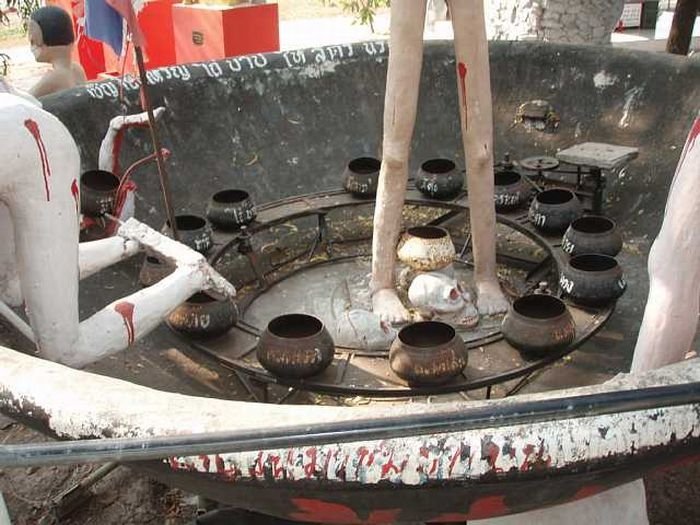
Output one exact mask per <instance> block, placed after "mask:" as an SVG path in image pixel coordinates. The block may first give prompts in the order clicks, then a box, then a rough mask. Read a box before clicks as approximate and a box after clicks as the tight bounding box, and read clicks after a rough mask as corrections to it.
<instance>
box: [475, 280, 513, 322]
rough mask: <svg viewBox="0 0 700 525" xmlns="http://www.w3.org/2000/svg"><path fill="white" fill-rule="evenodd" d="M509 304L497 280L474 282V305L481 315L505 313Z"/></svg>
mask: <svg viewBox="0 0 700 525" xmlns="http://www.w3.org/2000/svg"><path fill="white" fill-rule="evenodd" d="M509 305H510V303H509V302H508V299H506V296H505V295H503V292H502V291H501V286H500V284H498V281H485V282H480V283H476V307H477V309H478V310H479V313H480V314H481V315H494V314H502V313H505V312H507V311H508V306H509Z"/></svg>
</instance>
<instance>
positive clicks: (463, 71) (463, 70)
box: [457, 62, 469, 129]
mask: <svg viewBox="0 0 700 525" xmlns="http://www.w3.org/2000/svg"><path fill="white" fill-rule="evenodd" d="M457 70H458V72H459V85H460V87H461V88H462V93H461V95H462V103H463V104H464V129H467V117H468V116H469V114H468V113H467V66H466V64H465V63H464V62H460V63H459V64H457Z"/></svg>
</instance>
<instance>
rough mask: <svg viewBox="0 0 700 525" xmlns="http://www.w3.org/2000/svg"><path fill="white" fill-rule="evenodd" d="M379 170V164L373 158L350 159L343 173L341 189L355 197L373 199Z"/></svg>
mask: <svg viewBox="0 0 700 525" xmlns="http://www.w3.org/2000/svg"><path fill="white" fill-rule="evenodd" d="M380 168H381V162H380V161H379V160H377V159H375V158H373V157H358V158H356V159H352V160H351V161H350V162H348V165H347V166H346V167H345V171H344V172H343V188H345V190H346V191H348V192H350V193H352V194H353V195H354V196H355V197H361V198H369V197H374V196H375V195H376V194H377V183H378V182H379V169H380Z"/></svg>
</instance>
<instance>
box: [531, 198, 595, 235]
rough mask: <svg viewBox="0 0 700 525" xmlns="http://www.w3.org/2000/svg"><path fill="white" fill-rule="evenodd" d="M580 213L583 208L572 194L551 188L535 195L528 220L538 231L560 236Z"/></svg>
mask: <svg viewBox="0 0 700 525" xmlns="http://www.w3.org/2000/svg"><path fill="white" fill-rule="evenodd" d="M582 213H583V206H582V205H581V201H579V199H578V197H577V196H576V194H574V192H572V191H570V190H567V189H564V188H552V189H549V190H545V191H542V192H540V193H538V194H537V195H535V198H534V199H532V203H531V204H530V210H529V213H528V218H529V219H530V222H531V223H532V224H534V225H535V227H536V228H537V229H538V230H541V231H542V232H544V233H547V234H552V235H554V234H559V235H561V234H562V233H564V231H565V230H566V229H567V228H568V227H569V224H571V222H572V221H573V220H574V219H577V218H578V217H580V216H581V214H582Z"/></svg>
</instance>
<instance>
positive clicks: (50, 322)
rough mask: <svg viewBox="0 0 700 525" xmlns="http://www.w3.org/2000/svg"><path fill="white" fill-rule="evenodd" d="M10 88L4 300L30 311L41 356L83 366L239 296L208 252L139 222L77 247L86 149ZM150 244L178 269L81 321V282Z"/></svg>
mask: <svg viewBox="0 0 700 525" xmlns="http://www.w3.org/2000/svg"><path fill="white" fill-rule="evenodd" d="M0 91H3V90H0ZM8 91H9V90H5V92H0V144H2V151H0V157H1V158H2V159H3V162H2V165H0V241H1V244H0V246H1V247H2V248H0V300H1V301H2V302H3V303H4V304H5V305H11V306H21V305H24V308H25V310H26V313H27V315H28V317H29V323H30V326H31V333H32V334H33V339H34V341H35V343H36V346H37V350H38V351H39V354H40V355H41V356H42V357H44V358H46V359H49V360H52V361H57V362H60V363H63V364H67V365H70V366H73V367H82V366H84V365H86V364H88V363H91V362H93V361H96V360H98V359H100V358H102V357H104V356H106V355H109V354H111V353H114V352H116V351H119V350H121V349H123V348H126V347H127V346H129V345H130V344H132V343H133V342H134V341H135V340H136V339H138V338H139V337H141V336H143V335H144V334H146V333H148V332H149V331H150V330H152V329H153V328H155V327H156V326H157V325H158V324H159V323H160V322H161V321H162V320H163V318H164V317H165V316H166V315H167V314H168V313H169V312H170V311H172V310H173V309H174V308H175V307H176V306H178V305H179V304H180V303H182V302H184V301H185V300H186V299H188V298H189V297H190V296H191V295H193V294H194V293H196V292H198V291H200V290H211V291H212V292H214V293H216V294H219V295H221V296H227V297H231V296H233V295H234V294H235V290H234V289H233V287H232V286H231V284H230V283H228V282H227V281H226V280H225V279H223V278H222V277H221V276H220V275H219V274H218V273H216V272H215V271H214V270H213V269H212V268H211V267H210V266H209V265H208V264H207V262H206V260H205V259H204V257H203V256H202V255H201V254H198V253H197V252H195V251H193V250H190V249H189V248H187V247H185V246H184V245H182V244H180V243H178V242H175V241H173V240H172V239H169V238H167V237H165V236H163V235H161V234H159V233H157V232H155V231H154V230H152V229H150V228H149V227H147V226H146V225H144V224H141V223H139V222H138V221H136V220H135V219H129V220H128V221H127V222H125V223H124V224H122V225H121V227H120V228H119V230H118V233H117V235H116V236H114V237H110V238H107V239H102V240H99V241H94V242H88V243H82V244H79V243H78V230H79V211H80V190H79V187H80V186H79V182H78V180H79V176H80V157H79V153H78V148H77V146H76V144H75V142H74V141H73V138H72V137H71V135H70V133H69V132H68V130H67V129H66V128H65V126H63V124H61V122H60V121H59V120H58V119H57V118H55V117H54V116H53V115H51V114H49V113H47V112H46V111H43V110H42V109H41V108H40V107H38V106H37V105H36V104H34V103H32V102H30V101H28V100H26V99H24V98H20V97H19V96H17V95H14V94H11V93H9V92H8ZM142 247H148V248H149V249H151V250H153V251H154V252H156V253H158V254H160V255H161V256H163V257H164V258H166V259H168V260H170V261H172V262H174V263H175V264H176V266H177V269H176V270H175V272H174V273H173V274H171V275H170V276H169V277H167V278H166V279H164V280H163V281H161V282H160V283H158V284H156V285H154V286H152V287H150V288H147V289H144V290H141V291H138V292H136V293H134V294H132V295H130V296H128V297H125V298H123V299H120V300H118V301H115V302H113V303H112V304H109V305H107V306H106V307H104V308H103V309H102V310H100V311H99V312H97V313H95V314H94V315H93V316H91V317H90V318H88V319H86V320H84V321H82V322H81V321H80V320H79V318H78V284H79V280H80V279H81V278H84V277H86V276H88V275H90V274H92V273H95V272H96V271H98V270H100V269H102V268H105V267H107V266H109V265H111V264H113V263H115V262H117V261H120V260H122V259H125V258H127V257H130V256H132V255H134V254H135V253H137V252H138V251H139V249H140V248H142ZM3 309H4V310H6V308H3Z"/></svg>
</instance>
